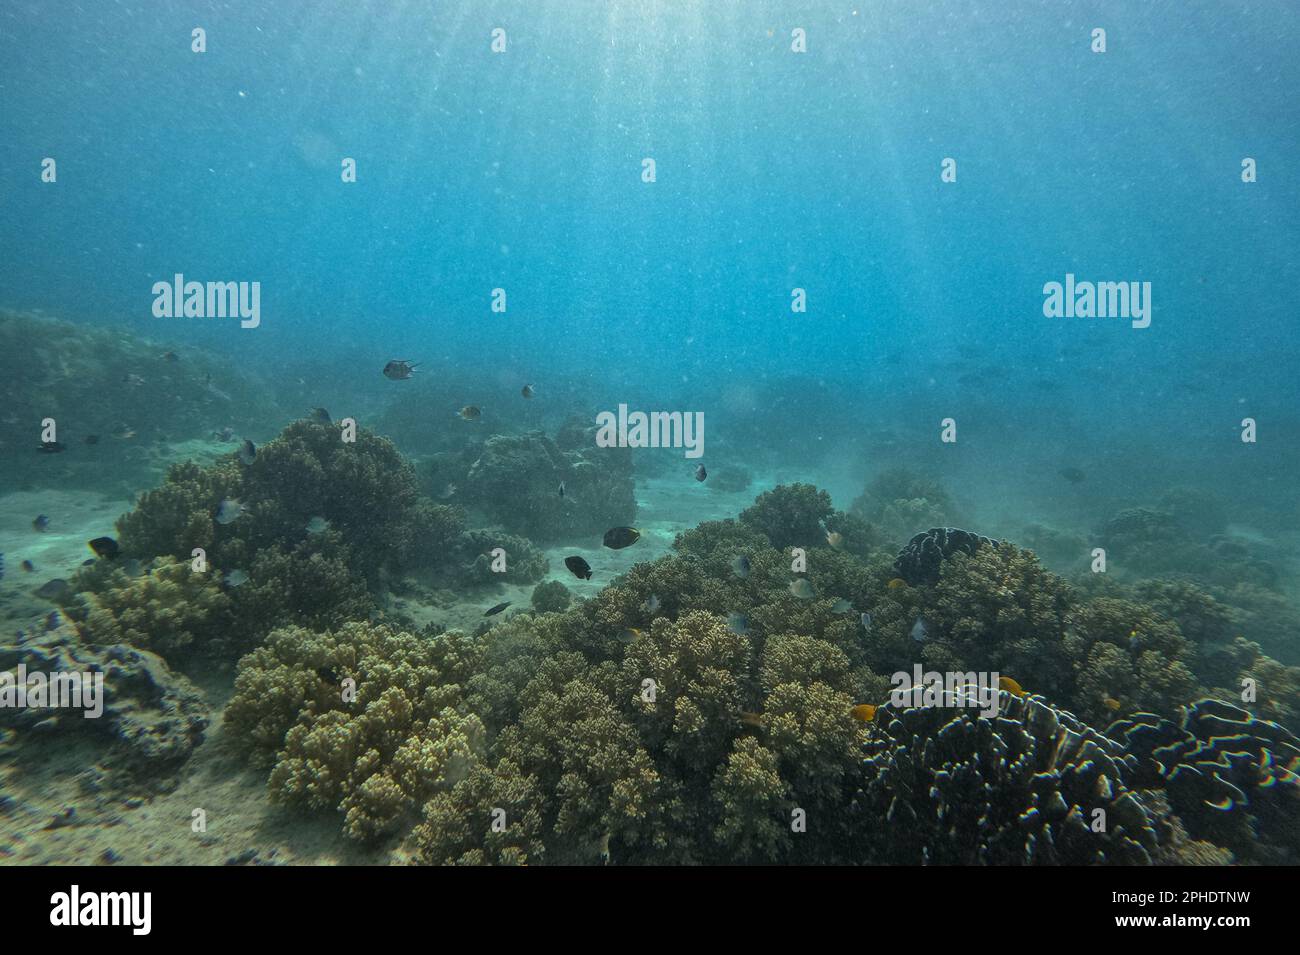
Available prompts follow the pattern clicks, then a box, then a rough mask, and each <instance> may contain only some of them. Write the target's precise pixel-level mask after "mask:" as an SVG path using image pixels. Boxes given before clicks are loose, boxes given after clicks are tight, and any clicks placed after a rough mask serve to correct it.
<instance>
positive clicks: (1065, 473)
mask: <svg viewBox="0 0 1300 955" xmlns="http://www.w3.org/2000/svg"><path fill="white" fill-rule="evenodd" d="M1058 473H1059V474H1060V475H1061V477H1063V478H1065V479H1066V480H1067V481H1069V482H1070V483H1071V484H1082V483H1083V481H1084V479H1085V478H1086V477H1087V475H1086V474H1084V473H1083V472H1082V471H1081V470H1079V469H1078V468H1061V470H1060V471H1059V472H1058Z"/></svg>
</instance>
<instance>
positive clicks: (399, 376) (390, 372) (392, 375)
mask: <svg viewBox="0 0 1300 955" xmlns="http://www.w3.org/2000/svg"><path fill="white" fill-rule="evenodd" d="M416 364H417V363H416V362H413V361H398V360H396V359H394V360H393V361H390V362H389V363H388V364H387V365H385V366H384V377H385V378H389V379H391V380H393V381H405V380H406V379H407V378H410V377H411V376H412V375H413V374H415V366H416Z"/></svg>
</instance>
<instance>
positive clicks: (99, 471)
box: [0, 311, 273, 493]
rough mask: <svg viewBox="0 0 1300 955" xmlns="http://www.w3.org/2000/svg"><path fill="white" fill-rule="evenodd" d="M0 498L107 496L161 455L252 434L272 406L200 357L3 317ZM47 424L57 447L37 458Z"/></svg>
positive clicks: (92, 330)
mask: <svg viewBox="0 0 1300 955" xmlns="http://www.w3.org/2000/svg"><path fill="white" fill-rule="evenodd" d="M0 407H2V408H3V412H0V448H3V450H4V457H5V467H4V469H3V473H0V493H5V492H9V491H15V490H24V489H29V488H43V487H49V486H55V485H57V486H60V487H64V488H68V487H74V488H90V489H94V490H98V491H104V492H108V493H112V492H114V491H121V492H126V491H128V489H130V488H133V487H136V486H138V484H139V477H140V476H141V475H142V474H145V473H147V472H148V471H149V470H151V469H154V468H158V467H160V464H159V461H160V460H161V459H162V458H164V457H165V456H166V455H165V454H164V452H165V450H166V447H167V445H169V444H170V443H173V442H177V441H184V440H188V439H194V438H206V437H210V436H211V435H212V433H213V432H214V431H219V430H220V429H223V428H231V429H232V430H233V431H235V432H236V433H237V432H239V431H240V430H241V429H244V428H251V427H256V426H258V424H259V422H260V421H263V420H264V419H265V415H266V413H267V409H268V408H271V407H273V400H272V397H271V395H270V394H269V393H268V392H266V391H265V389H264V388H263V387H262V386H261V385H260V384H258V383H256V382H255V381H254V380H253V379H251V378H250V377H248V376H246V375H243V374H241V373H240V372H239V371H238V370H237V369H236V368H234V366H233V365H231V364H230V363H228V362H227V361H225V360H223V359H219V358H217V357H214V356H213V355H211V354H210V353H208V352H205V351H202V350H199V349H192V348H184V347H180V346H175V345H168V344H164V343H156V342H152V341H148V340H146V339H144V338H141V337H139V336H137V335H135V334H133V333H132V332H130V331H127V330H126V329H124V328H115V327H105V326H94V325H86V324H79V323H73V322H67V321H62V320H59V319H55V318H49V317H45V316H41V315H31V314H25V313H17V312H12V311H0ZM46 419H53V420H54V423H55V434H56V438H57V442H58V445H59V447H58V448H53V447H50V448H44V449H43V448H42V443H43V435H42V422H43V421H45V420H46Z"/></svg>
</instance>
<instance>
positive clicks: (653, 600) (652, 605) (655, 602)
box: [641, 594, 662, 613]
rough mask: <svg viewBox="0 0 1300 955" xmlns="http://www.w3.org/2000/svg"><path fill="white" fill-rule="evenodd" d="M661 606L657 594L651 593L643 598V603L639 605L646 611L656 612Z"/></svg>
mask: <svg viewBox="0 0 1300 955" xmlns="http://www.w3.org/2000/svg"><path fill="white" fill-rule="evenodd" d="M661 606H662V604H661V603H660V601H659V595H658V594H651V595H650V596H649V597H647V598H646V599H645V603H643V604H642V605H641V607H642V609H644V610H645V612H646V613H658V612H659V608H660V607H661Z"/></svg>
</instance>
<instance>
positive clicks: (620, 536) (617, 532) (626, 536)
mask: <svg viewBox="0 0 1300 955" xmlns="http://www.w3.org/2000/svg"><path fill="white" fill-rule="evenodd" d="M640 539H641V532H640V531H639V530H637V529H636V528H635V527H611V528H610V529H609V530H607V531H605V537H604V540H603V543H604V545H605V546H606V547H608V548H609V549H610V550H622V549H623V548H624V547H631V546H632V545H633V544H635V543H636V542H637V541H639V540H640Z"/></svg>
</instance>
